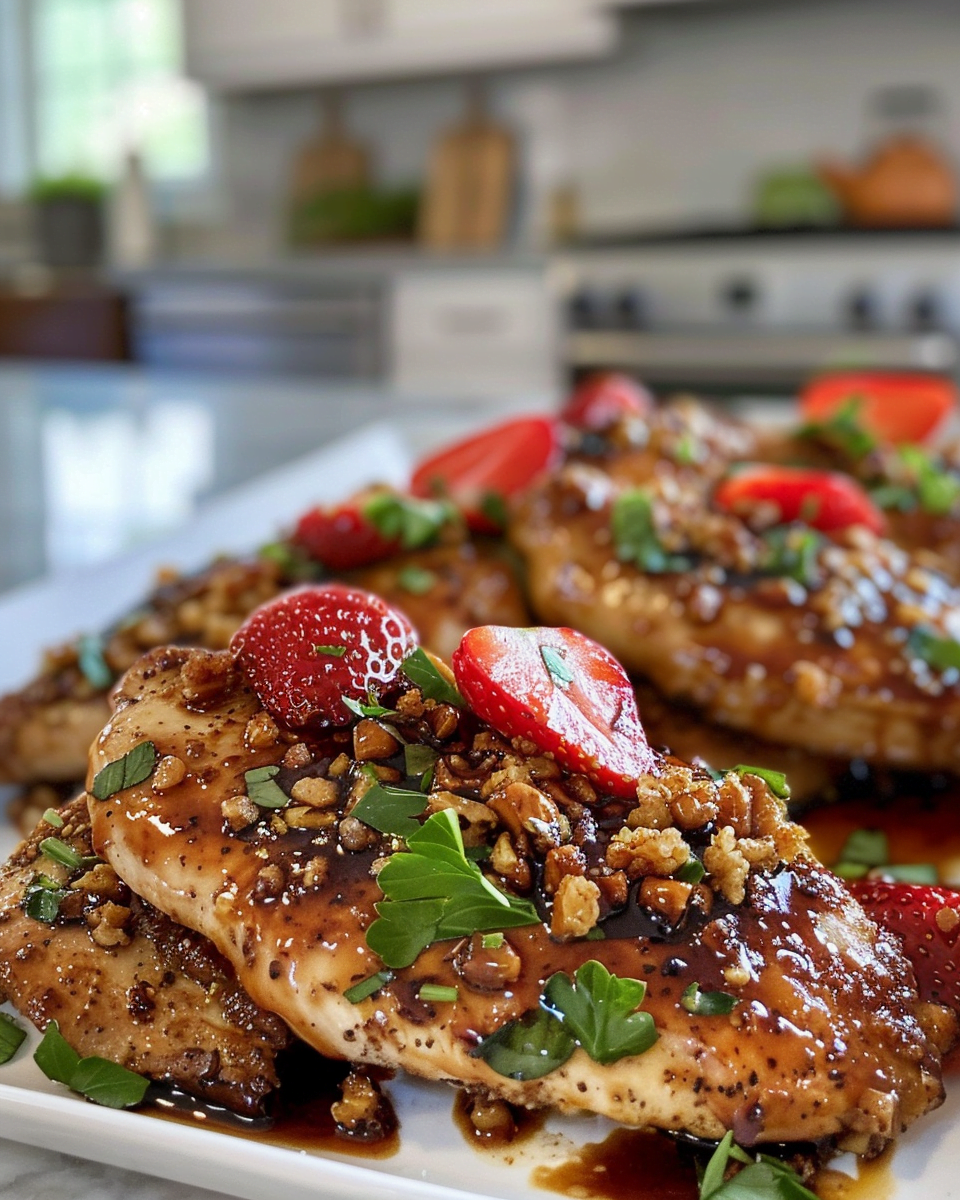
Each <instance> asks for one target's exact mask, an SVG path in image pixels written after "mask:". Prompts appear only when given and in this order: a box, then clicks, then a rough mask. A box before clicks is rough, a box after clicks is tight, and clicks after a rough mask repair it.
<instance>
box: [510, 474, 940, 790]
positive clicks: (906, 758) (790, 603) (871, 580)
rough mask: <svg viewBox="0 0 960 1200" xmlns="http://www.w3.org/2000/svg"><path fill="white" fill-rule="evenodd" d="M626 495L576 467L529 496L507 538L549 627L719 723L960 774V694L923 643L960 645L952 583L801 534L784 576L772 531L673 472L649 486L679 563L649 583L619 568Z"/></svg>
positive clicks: (858, 533) (878, 542) (848, 541)
mask: <svg viewBox="0 0 960 1200" xmlns="http://www.w3.org/2000/svg"><path fill="white" fill-rule="evenodd" d="M624 491H625V489H624V488H623V486H622V485H621V484H620V483H619V482H618V481H616V480H615V479H613V478H612V477H611V475H610V474H609V473H607V472H605V471H602V470H599V469H597V468H594V467H589V466H584V465H580V464H571V465H569V466H567V467H565V468H562V469H561V470H559V471H558V472H556V473H555V474H554V475H552V476H551V477H550V478H548V479H547V480H546V481H545V482H544V483H543V484H542V485H541V486H539V487H537V488H536V489H534V490H533V491H532V492H531V493H530V494H529V495H528V496H526V497H525V499H524V501H523V503H522V505H521V506H520V509H519V512H518V514H517V517H516V520H515V522H514V523H513V525H512V528H511V537H512V539H513V541H514V544H515V545H516V546H517V547H518V549H519V550H520V552H521V553H522V554H523V556H524V558H525V561H526V564H527V574H528V579H529V590H530V597H531V604H532V606H533V608H534V611H535V613H536V615H537V617H538V618H539V619H540V620H541V621H544V622H546V623H548V624H554V625H571V626H573V627H575V628H577V629H579V630H581V631H582V632H585V633H587V634H589V635H590V636H591V637H594V638H595V639H596V640H597V641H599V642H601V643H602V644H603V645H605V646H607V647H608V648H609V649H610V650H611V651H612V652H613V653H614V654H615V655H616V656H617V657H618V658H619V659H620V660H621V662H623V664H624V665H625V666H626V667H627V668H628V669H629V670H632V671H635V672H637V673H639V674H641V675H643V676H645V677H647V678H648V679H650V680H652V682H653V683H654V684H655V685H656V686H657V687H658V688H659V689H660V690H661V691H662V692H663V693H664V694H666V695H667V696H669V697H673V698H677V699H680V700H682V701H685V702H688V703H692V704H693V705H695V706H696V707H697V708H699V709H700V710H701V711H702V712H703V713H704V714H705V715H706V716H707V717H708V718H709V719H710V720H714V721H716V722H718V723H720V724H721V725H728V726H730V727H732V728H735V729H744V730H747V731H749V732H750V733H752V734H754V735H756V736H758V737H761V738H764V739H767V740H769V741H773V742H782V743H784V744H786V745H793V746H798V747H800V748H802V749H806V750H810V751H813V752H814V753H818V754H824V755H830V756H835V757H837V758H846V759H850V758H855V757H860V758H864V759H867V760H870V761H873V762H876V763H885V764H889V765H895V766H902V767H918V768H921V769H928V770H943V769H947V770H956V769H960V740H958V738H957V729H958V728H960V688H958V686H957V684H956V682H955V680H954V679H953V676H952V675H951V673H950V672H949V671H946V672H943V671H938V670H935V669H934V668H933V667H931V666H929V665H928V664H927V663H926V662H925V661H923V659H922V658H921V657H920V656H919V655H918V654H916V653H915V652H914V649H913V643H912V641H911V634H914V633H915V632H917V631H920V630H923V631H925V632H926V633H927V634H929V635H932V636H933V637H935V638H936V637H940V638H944V639H948V640H954V639H956V638H957V637H958V636H960V628H958V616H957V614H958V613H960V591H958V590H957V589H956V588H954V587H953V585H952V584H951V583H950V582H949V581H948V580H947V579H946V578H944V577H943V576H942V575H940V574H938V573H937V572H935V571H932V570H930V569H928V568H926V567H924V566H922V565H921V564H920V563H919V562H918V561H917V559H916V558H914V557H912V556H911V555H910V554H908V553H907V552H906V551H904V550H901V549H899V548H898V547H897V546H895V545H894V544H893V543H891V542H888V541H885V540H882V539H878V538H875V537H873V536H872V535H871V534H869V533H867V532H866V531H864V530H862V529H860V528H858V527H851V528H849V529H847V530H844V531H840V532H838V533H837V534H836V535H835V540H833V541H829V540H825V539H824V540H822V541H821V544H819V546H818V547H816V548H814V549H811V548H810V543H809V542H807V543H804V541H803V538H804V537H806V536H809V535H808V534H805V533H804V531H803V529H802V527H789V528H790V529H791V530H792V532H790V533H788V534H787V536H788V537H795V538H797V537H799V539H800V541H799V542H798V543H797V546H796V547H795V548H794V549H793V550H792V551H791V553H793V554H794V563H793V568H794V573H793V574H791V573H790V569H789V568H788V567H787V566H784V565H782V560H783V557H784V553H783V547H781V549H780V552H779V553H780V558H781V566H780V567H779V568H776V567H774V568H772V567H771V562H770V543H767V542H765V540H764V537H763V534H762V533H758V532H755V531H754V530H752V529H750V528H748V526H747V525H746V524H744V523H743V522H742V521H741V520H740V519H739V518H738V517H736V516H734V515H732V514H729V513H720V512H717V511H714V510H712V509H711V508H710V506H709V504H708V503H707V502H706V499H705V497H704V494H703V489H702V488H701V487H699V486H696V485H695V486H692V487H690V486H687V484H686V481H685V479H684V478H681V476H680V475H679V474H678V473H676V472H661V473H660V474H659V475H657V476H656V477H654V478H651V479H650V480H649V481H648V482H647V484H646V485H645V492H646V494H647V496H648V497H649V502H650V511H651V513H652V521H653V526H654V530H655V534H654V536H655V537H656V538H657V539H659V545H660V549H661V550H662V551H663V553H664V554H665V555H670V556H673V558H672V561H671V563H669V564H668V565H667V567H666V569H659V570H657V571H653V570H643V569H641V568H640V567H638V566H637V565H635V564H634V563H633V562H630V561H621V558H620V557H618V553H617V547H616V545H615V540H614V536H613V533H612V530H611V515H612V511H613V507H614V504H615V502H616V501H617V498H618V497H619V496H621V495H622V494H623V493H624ZM788 550H789V546H788ZM624 557H628V556H627V555H625V556H624ZM673 562H678V563H680V566H673V565H672V563H673ZM798 565H800V566H802V567H803V575H802V581H801V578H799V577H798V575H797V572H796V567H797V566H798ZM681 567H682V568H685V569H681Z"/></svg>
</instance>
